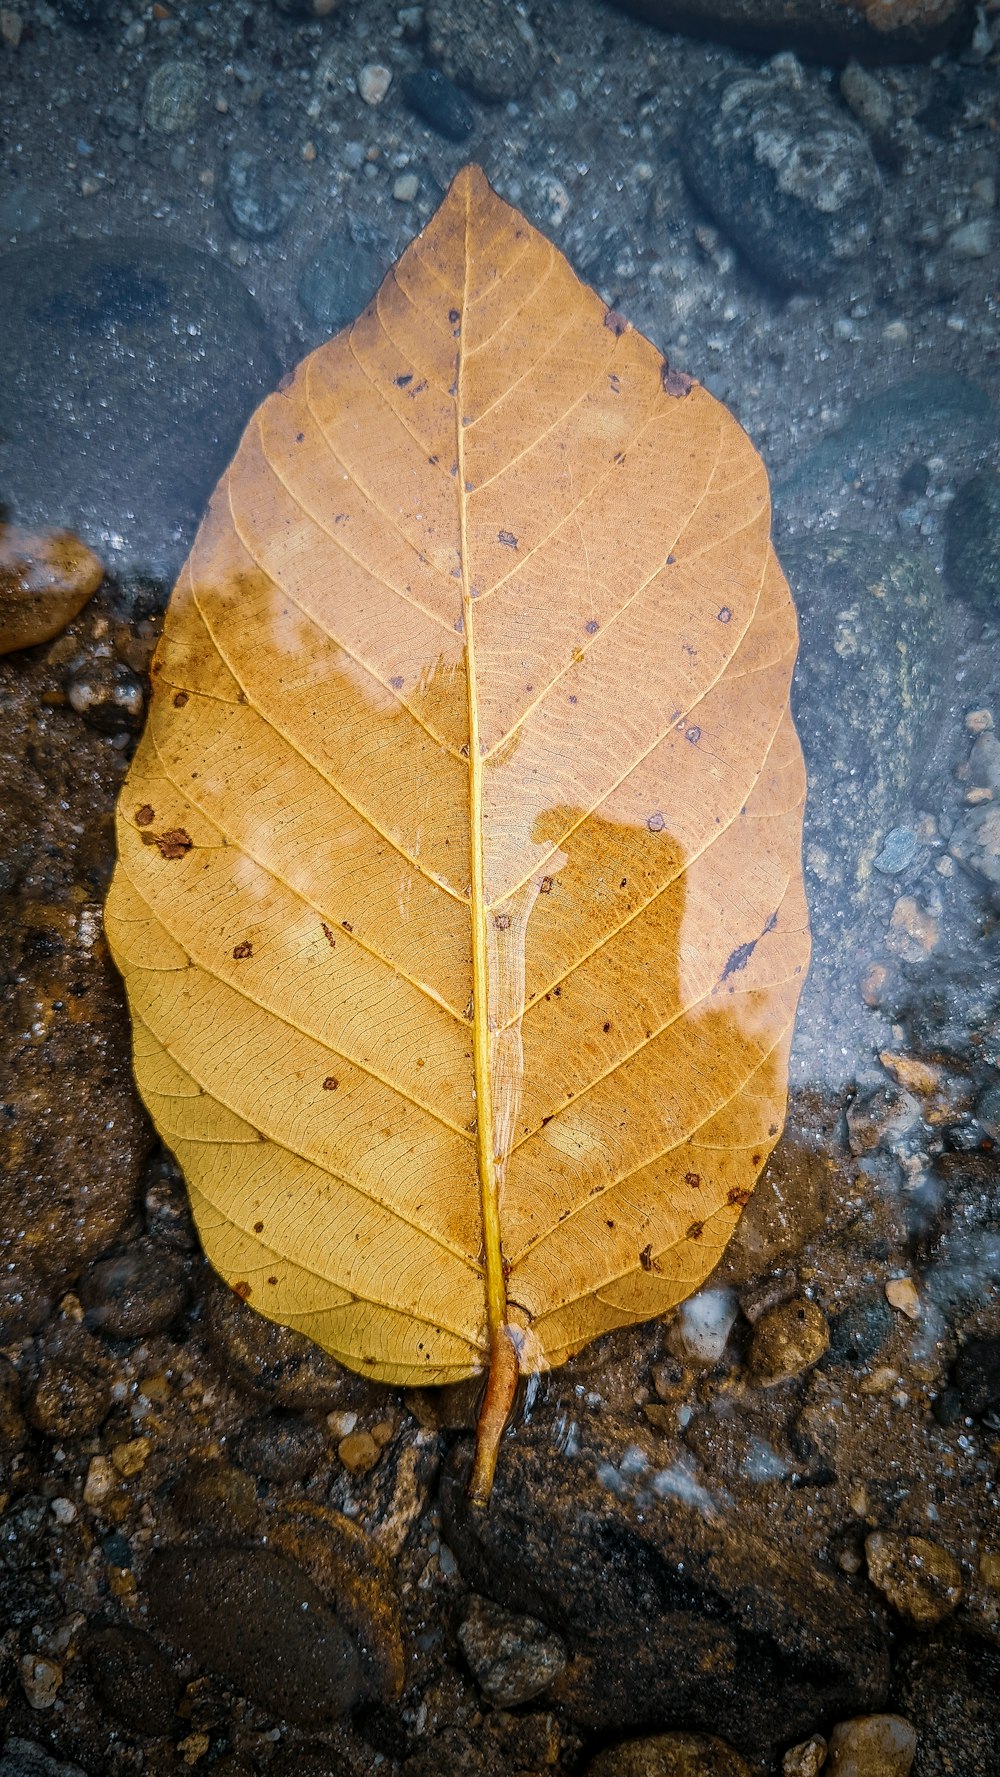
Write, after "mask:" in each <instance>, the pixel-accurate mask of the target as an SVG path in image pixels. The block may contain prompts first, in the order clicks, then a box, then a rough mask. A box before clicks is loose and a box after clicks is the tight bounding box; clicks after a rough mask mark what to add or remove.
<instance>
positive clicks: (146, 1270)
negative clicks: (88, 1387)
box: [79, 1240, 188, 1339]
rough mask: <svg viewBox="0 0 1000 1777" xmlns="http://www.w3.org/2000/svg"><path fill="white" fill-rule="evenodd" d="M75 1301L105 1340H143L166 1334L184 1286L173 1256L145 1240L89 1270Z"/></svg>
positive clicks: (179, 1264) (182, 1302) (182, 1303)
mask: <svg viewBox="0 0 1000 1777" xmlns="http://www.w3.org/2000/svg"><path fill="white" fill-rule="evenodd" d="M79 1296H80V1300H81V1302H82V1303H83V1306H84V1308H85V1309H86V1312H87V1325H88V1326H89V1327H91V1328H93V1330H94V1331H95V1332H100V1333H104V1334H105V1335H106V1337H108V1338H110V1339H146V1338H149V1337H150V1336H151V1335H152V1334H153V1333H163V1332H165V1331H166V1329H167V1327H169V1326H170V1325H171V1323H172V1322H173V1321H175V1320H176V1319H177V1316H178V1315H179V1314H180V1313H181V1312H182V1311H183V1309H184V1308H185V1306H186V1304H187V1299H188V1281H187V1275H186V1272H185V1270H184V1265H183V1262H182V1261H181V1260H180V1259H179V1258H177V1256H176V1255H175V1254H173V1253H170V1252H164V1251H163V1250H162V1248H160V1247H158V1246H156V1245H155V1244H154V1242H153V1241H151V1240H145V1241H141V1242H139V1243H138V1244H137V1245H136V1246H133V1247H130V1248H129V1250H128V1252H124V1253H120V1254H119V1255H118V1256H117V1257H116V1258H112V1259H99V1260H98V1261H97V1263H96V1264H95V1265H91V1266H90V1268H89V1270H87V1271H85V1272H84V1274H83V1276H82V1278H81V1279H80V1285H79Z"/></svg>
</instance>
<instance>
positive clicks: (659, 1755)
mask: <svg viewBox="0 0 1000 1777" xmlns="http://www.w3.org/2000/svg"><path fill="white" fill-rule="evenodd" d="M586 1777H751V1771H750V1766H749V1765H748V1764H747V1762H746V1760H745V1759H742V1758H740V1755H739V1753H738V1752H734V1751H733V1749H732V1747H731V1746H727V1745H726V1743H725V1741H724V1740H717V1739H716V1737H715V1735H714V1734H683V1733H681V1734H654V1735H652V1736H651V1737H650V1738H649V1739H648V1740H626V1741H625V1743H624V1745H622V1746H612V1747H611V1748H609V1750H608V1751H607V1752H600V1753H598V1755H597V1757H596V1758H595V1759H594V1760H593V1761H592V1762H591V1763H590V1764H589V1765H588V1766H587V1772H586Z"/></svg>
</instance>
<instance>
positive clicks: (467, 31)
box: [424, 0, 539, 104]
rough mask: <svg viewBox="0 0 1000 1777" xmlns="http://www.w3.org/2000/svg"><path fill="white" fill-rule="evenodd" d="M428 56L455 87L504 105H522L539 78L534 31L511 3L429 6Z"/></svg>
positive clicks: (449, 1)
mask: <svg viewBox="0 0 1000 1777" xmlns="http://www.w3.org/2000/svg"><path fill="white" fill-rule="evenodd" d="M424 16H425V20H426V27H427V53H428V56H429V57H430V60H431V61H432V62H436V63H437V65H438V66H439V67H440V68H441V69H442V71H443V72H444V74H446V75H447V77H448V79H449V80H453V81H454V82H455V84H456V85H457V86H464V87H466V88H467V89H468V91H469V92H472V93H475V94H476V96H477V97H478V98H480V99H486V100H487V101H488V102H491V103H493V104H502V103H503V102H504V101H505V100H508V99H522V98H524V96H525V94H526V93H527V92H528V90H529V88H530V86H531V85H532V82H533V81H534V78H535V75H536V74H537V72H538V61H539V52H538V42H537V39H536V37H535V33H534V31H533V30H532V29H531V26H530V25H529V23H528V21H527V19H525V18H523V17H522V16H521V13H520V11H519V10H518V9H517V8H516V7H515V6H512V5H511V4H510V3H509V0H476V5H475V6H474V7H469V6H467V5H466V4H465V0H429V3H428V5H427V7H426V10H425V15H424Z"/></svg>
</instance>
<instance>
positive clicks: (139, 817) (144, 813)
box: [135, 802, 156, 827]
mask: <svg viewBox="0 0 1000 1777" xmlns="http://www.w3.org/2000/svg"><path fill="white" fill-rule="evenodd" d="M155 818H156V817H155V814H154V812H153V810H152V809H151V808H150V806H149V803H148V802H144V803H143V804H142V805H141V807H139V808H137V809H136V811H135V824H136V826H137V827H148V826H149V824H150V821H152V820H155Z"/></svg>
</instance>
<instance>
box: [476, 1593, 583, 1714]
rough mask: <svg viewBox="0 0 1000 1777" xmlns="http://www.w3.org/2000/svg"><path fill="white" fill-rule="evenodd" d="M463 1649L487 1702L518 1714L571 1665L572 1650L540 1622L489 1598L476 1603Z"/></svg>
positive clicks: (477, 1600)
mask: <svg viewBox="0 0 1000 1777" xmlns="http://www.w3.org/2000/svg"><path fill="white" fill-rule="evenodd" d="M458 1639H459V1644H460V1646H461V1649H462V1652H463V1654H464V1655H465V1657H466V1659H467V1660H468V1662H469V1665H470V1667H471V1669H472V1672H473V1674H474V1676H475V1679H476V1683H477V1684H478V1686H479V1688H480V1690H481V1691H482V1693H483V1695H484V1697H488V1698H489V1700H490V1702H491V1703H496V1704H499V1706H500V1708H502V1709H514V1708H516V1707H517V1705H518V1704H519V1703H527V1702H528V1701H529V1699H530V1698H532V1697H537V1696H538V1695H539V1693H540V1692H541V1691H544V1690H547V1689H548V1687H549V1685H550V1684H551V1683H552V1682H553V1680H554V1679H556V1678H558V1677H559V1674H560V1672H561V1671H562V1670H563V1668H564V1666H565V1664H566V1649H565V1648H564V1647H563V1644H562V1642H561V1641H560V1640H559V1637H558V1635H550V1634H549V1633H548V1631H547V1630H546V1628H545V1625H544V1623H539V1622H538V1621H536V1619H535V1618H534V1617H522V1616H515V1615H514V1614H513V1612H511V1611H508V1610H503V1609H501V1607H500V1606H499V1605H497V1604H492V1603H491V1602H490V1600H489V1599H488V1598H472V1599H471V1600H470V1602H469V1607H468V1610H467V1611H466V1614H465V1618H464V1620H463V1622H462V1625H461V1627H460V1629H459V1631H458Z"/></svg>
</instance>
